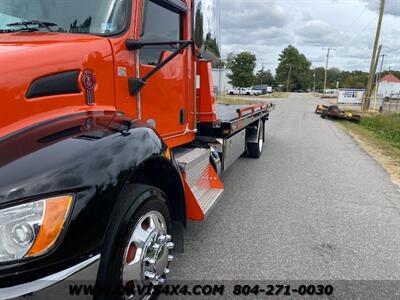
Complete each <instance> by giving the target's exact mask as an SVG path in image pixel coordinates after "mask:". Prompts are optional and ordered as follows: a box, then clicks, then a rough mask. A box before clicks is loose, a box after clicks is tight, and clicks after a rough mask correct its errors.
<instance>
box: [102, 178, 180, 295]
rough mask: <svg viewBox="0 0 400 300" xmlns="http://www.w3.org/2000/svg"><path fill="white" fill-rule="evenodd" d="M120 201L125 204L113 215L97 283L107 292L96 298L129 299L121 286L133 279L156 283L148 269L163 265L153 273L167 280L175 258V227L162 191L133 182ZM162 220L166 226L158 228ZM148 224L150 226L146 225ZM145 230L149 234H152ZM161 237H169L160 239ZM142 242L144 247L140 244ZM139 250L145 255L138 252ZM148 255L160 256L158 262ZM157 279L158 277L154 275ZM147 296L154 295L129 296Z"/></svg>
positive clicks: (138, 282)
mask: <svg viewBox="0 0 400 300" xmlns="http://www.w3.org/2000/svg"><path fill="white" fill-rule="evenodd" d="M137 201H140V203H142V205H141V206H140V207H139V208H136V206H135V203H137ZM119 203H122V205H121V206H120V209H119V210H118V212H117V213H116V214H113V220H115V221H112V223H111V224H110V226H109V229H108V232H107V233H106V237H105V239H104V245H103V251H102V256H101V262H100V267H99V272H98V275H97V283H96V285H97V286H98V287H100V289H99V290H100V291H102V292H103V291H105V293H104V292H103V293H102V294H96V295H95V297H94V298H95V299H127V298H128V297H127V295H126V292H125V293H122V294H121V287H122V290H124V288H126V287H127V286H128V284H129V283H132V282H134V284H135V285H141V286H144V285H149V286H152V285H153V282H152V279H150V278H149V277H147V275H146V276H145V275H144V274H145V272H146V271H148V272H150V270H152V269H154V270H156V268H158V266H162V268H161V269H162V270H156V271H154V272H153V274H155V275H157V276H160V277H162V278H163V279H165V275H166V274H165V272H167V269H168V267H169V262H170V261H171V260H172V256H171V255H170V249H171V247H173V244H172V243H171V242H169V241H170V237H169V236H168V235H167V233H168V230H170V228H171V218H170V214H169V210H168V207H167V204H166V203H167V201H166V198H165V196H164V195H163V193H162V191H161V190H159V189H157V188H155V187H152V186H148V185H136V184H131V185H129V187H128V188H127V189H125V192H124V194H123V195H122V196H121V199H120V201H119ZM158 223H159V224H163V225H157V226H158V227H157V226H156V224H158ZM146 224H148V225H147V226H148V227H145V226H146ZM153 227H154V230H153ZM156 228H157V229H156ZM139 233H140V234H139ZM143 233H146V234H147V233H148V236H146V235H144V234H143ZM161 237H163V238H165V239H166V240H165V241H164V242H159V240H160V239H161ZM142 240H143V241H142ZM142 244H143V246H140V245H142ZM156 244H157V245H159V246H160V245H161V246H160V247H159V250H154V249H155V245H156ZM139 247H140V249H141V250H142V251H140V252H138V248H139ZM133 251H135V252H134V253H133ZM137 253H141V255H135V254H137ZM146 257H147V258H153V259H156V261H155V262H154V263H153V262H150V261H149V260H145V258H146ZM128 259H129V260H130V261H129V263H128ZM161 260H162V261H161ZM135 261H137V262H135ZM164 267H165V268H164ZM163 268H164V269H163ZM164 271H165V272H164ZM168 272H169V269H168ZM132 274H136V275H137V276H136V275H134V276H133V277H135V278H131V276H129V275H132ZM147 274H148V275H151V274H150V273H147ZM136 277H138V278H136ZM153 280H156V279H155V278H153ZM157 280H160V279H159V278H158V279H157ZM161 284H162V282H161ZM108 291H110V292H108ZM115 291H118V292H115ZM109 293H111V294H109ZM143 298H150V296H149V295H141V296H134V297H133V298H129V299H143Z"/></svg>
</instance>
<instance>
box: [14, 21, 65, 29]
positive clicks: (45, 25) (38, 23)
mask: <svg viewBox="0 0 400 300" xmlns="http://www.w3.org/2000/svg"><path fill="white" fill-rule="evenodd" d="M29 25H39V26H40V27H43V28H46V29H47V30H48V31H50V32H53V30H52V29H51V28H50V27H51V26H58V25H57V24H56V23H52V22H42V21H37V20H32V21H23V22H15V23H10V24H7V25H6V26H25V27H26V28H27V29H33V28H31V27H29Z"/></svg>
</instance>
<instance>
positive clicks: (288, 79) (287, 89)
mask: <svg viewBox="0 0 400 300" xmlns="http://www.w3.org/2000/svg"><path fill="white" fill-rule="evenodd" d="M291 75H292V64H290V65H289V74H288V78H287V85H286V92H289V83H290V76H291Z"/></svg>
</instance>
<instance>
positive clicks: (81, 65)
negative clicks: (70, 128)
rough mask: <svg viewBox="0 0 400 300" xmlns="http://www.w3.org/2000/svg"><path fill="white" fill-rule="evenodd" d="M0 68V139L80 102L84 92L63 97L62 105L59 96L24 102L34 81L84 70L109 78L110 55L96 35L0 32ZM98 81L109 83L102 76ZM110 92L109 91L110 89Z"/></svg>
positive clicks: (111, 65)
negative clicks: (46, 115) (43, 116)
mask: <svg viewBox="0 0 400 300" xmlns="http://www.w3.org/2000/svg"><path fill="white" fill-rule="evenodd" d="M0 66H1V68H0V103H1V109H0V138H1V137H2V136H4V135H6V134H9V133H10V132H12V131H16V130H18V129H21V128H20V127H24V126H26V125H29V124H30V123H35V122H37V121H38V119H40V118H41V117H39V114H43V113H47V114H48V113H50V112H52V111H55V110H57V109H60V108H61V107H62V106H64V108H65V107H72V106H74V105H78V104H79V103H78V102H79V101H84V93H80V95H75V97H74V96H71V95H64V96H65V97H66V98H65V99H68V100H67V101H63V102H60V101H61V100H60V95H58V97H57V101H54V99H50V98H51V97H42V98H36V99H27V97H26V95H27V92H28V90H29V88H30V86H31V84H32V83H33V82H34V81H35V80H37V79H39V78H43V77H47V76H51V75H53V74H58V73H62V72H68V71H75V72H76V71H80V72H82V71H83V70H86V69H90V70H94V71H96V70H97V71H98V72H99V73H100V71H101V74H103V72H104V74H107V75H106V76H111V77H112V74H113V72H112V70H113V55H112V49H111V46H110V43H109V41H108V39H106V38H102V37H97V36H91V35H82V34H65V33H42V32H18V33H7V34H4V33H2V34H0ZM100 77H101V76H100ZM96 79H97V78H96ZM100 79H103V80H109V78H105V77H101V78H100ZM108 88H109V89H110V87H108ZM110 92H113V91H112V89H111V91H110ZM78 96H79V97H80V100H79V101H78V98H77V97H78ZM111 97H112V96H111ZM53 98H54V97H53ZM61 98H62V95H61ZM111 99H112V98H111ZM51 100H53V101H51ZM58 100H60V101H58Z"/></svg>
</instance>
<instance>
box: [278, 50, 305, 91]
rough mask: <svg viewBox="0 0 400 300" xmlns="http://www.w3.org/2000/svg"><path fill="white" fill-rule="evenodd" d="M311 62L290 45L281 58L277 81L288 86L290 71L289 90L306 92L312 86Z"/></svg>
mask: <svg viewBox="0 0 400 300" xmlns="http://www.w3.org/2000/svg"><path fill="white" fill-rule="evenodd" d="M310 68H311V62H310V61H308V59H307V58H306V56H305V55H304V54H301V53H300V52H299V50H297V48H295V47H293V46H291V45H289V46H288V47H287V48H286V49H284V50H283V51H282V53H281V54H280V56H279V65H278V68H277V69H276V77H275V78H276V81H277V83H278V84H281V85H284V86H286V84H287V80H288V75H289V71H290V69H291V74H290V85H289V90H293V89H297V90H306V89H309V88H311V86H312V72H311V69H310Z"/></svg>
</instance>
